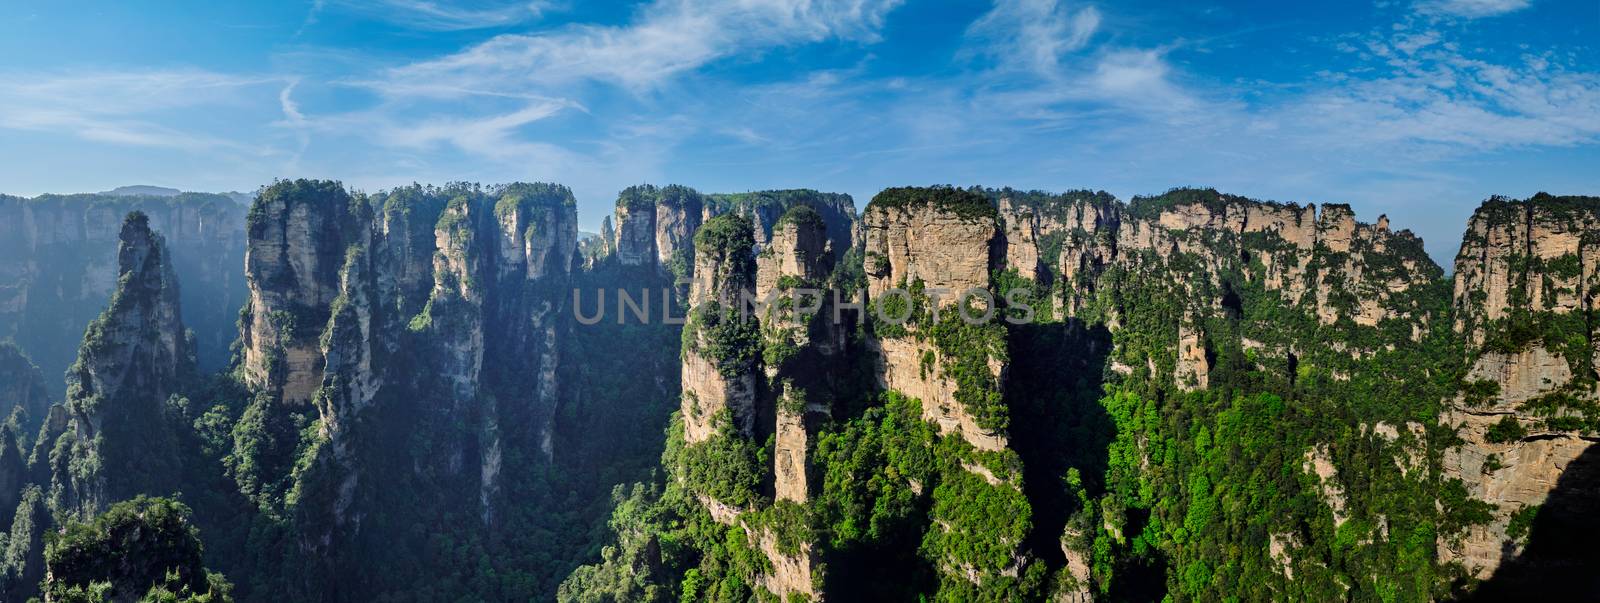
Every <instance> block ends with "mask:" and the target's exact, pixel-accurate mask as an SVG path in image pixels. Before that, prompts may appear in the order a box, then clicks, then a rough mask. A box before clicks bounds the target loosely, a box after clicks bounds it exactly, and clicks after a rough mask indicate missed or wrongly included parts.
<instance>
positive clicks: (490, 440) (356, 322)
mask: <svg viewBox="0 0 1600 603" xmlns="http://www.w3.org/2000/svg"><path fill="white" fill-rule="evenodd" d="M251 216H252V217H251V227H250V234H251V240H250V244H249V252H248V257H249V261H248V263H247V268H248V276H249V279H250V287H251V293H252V295H251V305H250V307H249V308H248V309H247V312H246V315H245V317H244V320H243V321H242V322H243V324H244V329H243V333H242V334H241V339H242V344H243V347H244V354H243V358H242V364H241V367H240V371H241V375H242V376H243V377H244V378H245V380H246V382H247V383H248V384H250V385H252V386H254V387H255V388H257V389H258V390H259V391H260V392H262V393H264V394H265V395H266V399H267V400H268V401H269V406H270V407H271V408H269V409H267V410H264V411H261V412H265V413H268V414H270V415H272V416H282V413H286V412H288V413H305V412H309V413H310V419H309V420H312V421H315V423H316V426H317V429H316V430H315V431H316V433H317V437H316V439H315V440H311V441H306V442H301V443H300V445H299V448H300V449H304V450H306V451H307V452H305V453H304V454H306V455H313V456H314V458H315V462H313V463H311V464H310V465H309V466H307V467H305V468H303V470H296V472H295V473H294V474H292V475H290V474H287V473H285V474H282V475H267V476H262V477H260V478H259V481H267V482H280V483H283V484H284V485H282V486H279V487H281V488H283V489H287V488H289V487H291V486H292V487H295V488H298V489H300V490H301V491H304V492H306V493H307V494H304V495H303V499H302V501H303V502H301V503H300V504H301V508H300V509H299V512H298V513H299V516H300V517H302V518H304V525H303V527H302V530H303V532H304V533H302V534H301V535H300V536H301V542H302V543H303V547H304V548H305V549H306V552H307V553H309V556H310V557H313V558H317V559H322V560H324V561H326V560H328V559H336V558H338V556H339V555H340V553H339V551H340V549H341V548H347V547H346V546H341V545H340V544H339V543H345V545H351V544H352V543H356V542H360V541H359V540H358V539H356V533H357V531H358V530H360V529H363V528H362V526H364V525H367V524H369V523H370V522H371V521H373V520H371V519H364V518H369V517H370V516H372V515H373V513H375V512H377V511H380V509H374V508H372V507H371V505H373V504H381V503H377V502H375V501H381V500H384V497H385V496H386V494H385V491H384V490H383V489H384V488H387V487H392V486H393V481H394V480H395V479H402V480H404V479H417V480H423V481H425V482H428V483H431V484H434V485H435V486H437V487H440V488H442V489H443V490H444V491H449V492H453V493H458V494H453V495H452V496H457V495H459V496H460V498H459V499H456V498H451V499H449V500H448V501H445V500H430V501H427V502H425V503H419V505H420V506H419V507H418V508H424V509H433V507H431V506H428V505H449V506H451V508H453V509H459V508H460V507H461V506H463V505H476V506H477V509H478V516H479V518H480V519H481V521H482V522H485V523H490V524H492V523H493V522H495V520H496V517H497V516H496V513H495V510H496V508H497V506H498V505H500V504H501V501H500V499H501V498H503V497H502V496H501V494H500V491H501V489H500V482H501V477H500V475H501V472H502V466H503V459H504V458H505V455H507V454H513V453H514V454H518V455H519V458H541V457H542V458H544V459H546V460H548V459H549V458H550V457H551V455H552V454H553V453H554V450H553V439H552V430H553V425H552V424H553V421H554V417H555V412H556V408H555V405H556V401H557V389H558V384H557V383H556V381H555V375H556V374H557V364H558V362H559V356H560V354H559V351H560V348H561V345H560V341H559V339H558V332H559V329H558V328H557V327H558V325H559V324H560V323H559V320H560V318H561V317H562V316H564V314H563V312H562V308H563V304H564V303H565V301H566V300H567V299H570V291H569V290H568V289H567V288H566V286H565V284H566V282H567V279H568V276H569V272H570V270H571V269H572V266H573V260H574V256H575V254H576V253H577V216H576V203H575V200H574V199H573V197H572V194H571V192H570V191H569V190H567V189H566V188H565V187H560V186H556V185H548V184H521V183H517V184H509V185H502V186H496V187H491V188H487V189H485V188H481V187H478V186H476V185H452V186H450V187H446V188H434V187H423V186H411V187H404V188H400V189H395V190H392V191H385V192H381V193H378V194H375V195H354V196H353V195H350V194H348V193H346V192H345V191H344V190H343V188H342V187H341V186H339V185H338V184H337V183H334V182H311V181H293V182H280V183H278V184H276V185H274V186H272V187H269V188H268V189H266V190H264V191H263V192H262V194H261V195H260V197H259V198H258V200H257V202H256V206H255V207H254V208H253V209H252V211H251ZM258 399H259V397H258ZM309 402H314V404H308V403H309ZM273 409H282V410H273ZM276 420H278V421H280V422H290V423H292V422H293V420H292V419H276ZM269 422H270V421H269ZM401 424H404V425H405V427H404V428H403V429H402V428H401V427H400V425H401ZM303 437H304V436H303ZM396 438H398V439H396ZM414 438H421V439H424V440H426V441H428V442H429V443H430V447H429V454H428V455H426V456H424V457H419V458H416V459H411V458H410V457H407V456H404V455H396V454H395V452H394V451H395V450H403V449H407V446H411V445H413V444H414ZM289 444H290V445H295V443H294V442H289ZM297 454H299V453H297ZM308 458H309V457H308ZM287 469H289V468H288V467H278V468H277V470H279V471H282V470H287ZM375 474H381V475H384V476H385V477H384V479H374V478H373V475H375ZM468 493H470V494H468ZM435 510H437V509H435ZM386 514H387V515H392V513H380V517H381V516H383V515H386ZM380 521H400V519H396V518H392V517H385V518H383V519H381V520H380ZM392 527H393V526H387V527H379V528H375V529H380V530H381V529H389V528H392ZM345 554H347V555H353V554H356V553H345ZM361 554H367V555H371V554H381V553H379V552H373V551H367V552H364V553H361Z"/></svg>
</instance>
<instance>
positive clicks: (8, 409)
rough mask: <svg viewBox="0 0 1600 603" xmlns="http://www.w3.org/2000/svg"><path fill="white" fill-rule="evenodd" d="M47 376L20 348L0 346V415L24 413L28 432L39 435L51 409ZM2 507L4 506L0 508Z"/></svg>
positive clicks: (9, 343)
mask: <svg viewBox="0 0 1600 603" xmlns="http://www.w3.org/2000/svg"><path fill="white" fill-rule="evenodd" d="M44 383H45V379H44V374H43V373H41V372H40V371H39V367H37V366H34V364H33V362H32V361H31V360H29V359H28V357H27V355H26V354H24V353H23V351H22V349H21V348H18V347H17V346H16V345H15V344H12V343H11V342H0V412H4V413H5V414H6V415H7V416H10V415H11V413H12V412H15V411H17V410H19V409H20V410H21V412H22V417H23V422H22V425H23V426H24V427H25V428H26V431H27V432H29V433H32V432H34V431H37V430H38V428H39V424H40V423H41V422H43V421H44V417H45V414H46V413H47V412H49V409H50V394H49V393H48V392H47V391H46V390H45V385H44ZM0 506H3V505H0Z"/></svg>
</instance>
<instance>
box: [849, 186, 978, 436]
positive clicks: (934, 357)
mask: <svg viewBox="0 0 1600 603" xmlns="http://www.w3.org/2000/svg"><path fill="white" fill-rule="evenodd" d="M863 223H864V230H865V235H866V236H865V238H866V243H865V244H866V253H865V261H866V268H865V271H866V275H867V296H868V298H869V299H870V300H872V304H873V311H874V312H875V313H876V314H881V315H882V316H878V318H879V319H880V320H882V319H885V318H887V319H890V320H882V323H883V325H882V326H880V328H879V329H878V335H879V337H878V338H877V341H876V342H875V344H876V346H877V348H878V350H879V352H880V356H881V362H882V370H881V376H880V378H881V380H882V381H881V384H882V386H883V387H884V388H886V389H892V390H896V391H899V392H901V393H904V394H906V395H907V396H911V397H913V398H917V399H919V400H921V401H922V409H923V412H924V413H925V414H924V416H925V417H926V418H927V419H928V420H930V421H933V422H935V423H937V424H938V425H939V429H940V431H941V433H955V434H959V435H960V436H961V437H962V438H964V439H965V440H966V441H967V442H968V443H970V444H972V445H973V446H975V447H977V448H979V449H981V450H990V451H993V450H1001V449H1004V448H1005V447H1006V439H1005V433H1004V424H1003V421H1002V420H999V417H998V416H995V415H996V414H997V413H996V410H995V408H994V407H995V406H996V405H997V404H998V401H997V400H996V399H995V398H997V397H998V395H999V394H998V391H999V388H1000V385H1001V383H1003V378H1004V377H1003V372H1004V368H1005V366H1004V361H1005V352H1004V344H1003V341H1001V342H1000V343H999V344H995V343H993V337H992V335H993V333H992V332H991V333H989V335H991V337H984V336H974V337H971V338H960V340H959V341H958V340H956V339H951V340H949V341H939V340H936V339H935V338H934V337H930V336H927V335H925V334H924V332H925V331H931V330H932V327H934V326H935V325H936V324H939V323H949V324H960V323H961V322H962V320H961V319H962V316H961V312H962V311H963V310H962V306H963V304H976V305H977V307H978V308H979V309H978V310H976V311H975V312H974V313H973V315H981V314H982V312H983V308H984V307H985V305H986V304H991V303H993V302H992V300H991V301H990V302H985V301H984V300H983V298H981V297H975V296H974V295H972V294H974V293H976V292H987V291H990V272H991V270H993V269H994V268H995V267H996V266H997V265H999V264H1001V263H1002V262H1003V261H1004V260H1003V257H998V255H999V254H997V253H996V252H997V250H998V249H1000V248H1002V247H1003V245H1004V239H1003V238H1002V234H1001V233H1000V231H999V224H998V222H997V216H996V213H995V210H994V208H993V207H991V206H990V205H988V203H987V201H986V200H985V199H984V198H983V197H980V196H977V195H976V194H973V193H969V192H966V191H961V190H959V189H928V190H918V189H889V190H887V191H884V192H883V193H880V194H879V195H878V197H876V198H874V199H873V203H872V204H870V205H868V206H867V210H866V212H865V214H864V216H863ZM918 298H926V299H927V302H926V305H927V308H926V313H927V316H926V317H922V316H921V314H922V311H923V309H922V308H920V307H919V306H922V305H923V302H922V301H921V300H920V299H918ZM897 318H898V319H900V320H893V319H897ZM907 318H909V319H910V321H911V322H921V323H922V324H912V325H911V326H909V327H906V326H901V325H894V324H891V323H894V322H901V323H903V324H909V323H907V321H906V319H907ZM919 319H920V320H919ZM994 328H998V327H997V325H985V326H980V327H973V330H976V331H983V330H988V331H992V330H993V329H994ZM1000 337H1001V339H1002V340H1003V335H1001V336H1000ZM969 356H970V357H969ZM969 365H971V366H969ZM969 370H976V371H980V374H981V375H982V379H981V380H980V381H979V382H980V383H985V384H987V388H989V389H990V390H991V391H980V390H982V389H984V388H983V387H978V388H970V389H971V391H963V389H962V388H961V387H960V386H958V374H959V373H962V372H964V371H969Z"/></svg>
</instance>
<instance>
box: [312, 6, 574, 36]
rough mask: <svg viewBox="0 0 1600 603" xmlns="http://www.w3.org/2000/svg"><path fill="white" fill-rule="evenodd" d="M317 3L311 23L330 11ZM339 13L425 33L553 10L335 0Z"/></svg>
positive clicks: (517, 20)
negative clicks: (326, 11)
mask: <svg viewBox="0 0 1600 603" xmlns="http://www.w3.org/2000/svg"><path fill="white" fill-rule="evenodd" d="M327 1H328V0H316V4H314V5H313V12H312V17H311V18H310V19H309V20H310V22H312V23H315V15H316V14H317V12H320V11H322V10H326V9H327V5H326V4H325V2H327ZM332 3H333V6H334V8H335V9H337V10H342V11H346V12H350V13H353V14H356V15H359V16H362V17H366V18H371V19H377V20H380V21H386V22H389V23H393V24H396V25H399V26H401V27H407V28H411V29H419V30H424V31H459V30H468V29H484V28H491V27H507V26H512V25H519V24H522V23H526V22H528V21H532V20H535V19H538V18H539V17H540V16H542V15H543V14H544V13H545V12H546V11H548V10H549V9H550V8H551V5H552V3H551V2H549V1H548V0H541V1H529V0H520V1H516V2H504V1H487V2H450V1H445V2H435V1H433V0H332Z"/></svg>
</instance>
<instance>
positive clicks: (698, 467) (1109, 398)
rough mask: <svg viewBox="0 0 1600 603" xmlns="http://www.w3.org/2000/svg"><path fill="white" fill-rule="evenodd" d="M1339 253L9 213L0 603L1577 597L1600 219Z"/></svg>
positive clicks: (1189, 200) (512, 187) (1493, 227)
mask: <svg viewBox="0 0 1600 603" xmlns="http://www.w3.org/2000/svg"><path fill="white" fill-rule="evenodd" d="M1363 219H1370V220H1371V221H1360V220H1358V219H1357V216H1355V215H1354V213H1353V212H1352V211H1351V209H1350V208H1349V207H1348V206H1345V205H1340V204H1335V203H1326V204H1320V205H1311V204H1306V205H1302V204H1296V203H1278V202H1272V201H1260V200H1255V199H1249V198H1245V197H1239V196H1235V195H1230V194H1226V193H1222V192H1218V191H1215V190H1211V189H1193V188H1181V189H1173V190H1170V191H1167V192H1165V193H1162V194H1158V195H1153V196H1141V197H1135V198H1133V199H1131V200H1129V201H1126V202H1125V201H1122V200H1119V199H1116V198H1115V197H1113V196H1112V195H1110V194H1108V193H1105V192H1100V191H1092V190H1075V191H1066V192H1058V193H1056V192H1041V191H1020V190H1013V189H1010V188H1000V189H992V188H983V187H971V188H958V187H948V186H945V187H907V188H890V189H885V190H883V191H882V192H880V193H878V194H877V195H875V196H874V197H873V198H872V199H871V200H870V202H868V203H866V204H865V205H864V206H862V207H860V208H858V207H857V205H856V201H855V200H854V199H852V198H851V197H850V196H848V195H844V194H835V193H825V192H818V191H814V190H805V189H794V190H772V191H759V192H746V193H733V194H713V193H702V192H699V191H697V190H695V189H693V188H689V187H685V186H679V185H669V186H659V187H658V186H652V185H640V186H634V187H630V188H627V189H625V190H623V191H622V192H621V193H620V194H619V195H618V198H617V200H616V204H615V209H614V211H613V213H612V214H611V215H609V216H606V217H605V218H604V221H603V223H602V226H601V229H600V232H599V233H593V234H590V233H580V232H579V230H578V223H579V216H578V210H577V201H576V199H575V198H574V196H573V193H572V192H571V191H570V190H569V189H567V188H566V187H564V186H561V185H559V184H550V183H513V184H505V185H492V186H484V185H477V184H461V183H456V184H449V185H446V186H422V185H413V186H408V187H401V188H396V189H392V190H385V191H380V192H375V193H366V192H359V191H353V190H350V189H348V188H346V187H345V186H343V185H342V184H341V183H338V182H333V181H320V180H284V181H277V182H274V183H272V184H270V185H267V186H264V187H262V188H261V189H260V190H259V191H258V192H257V193H256V194H254V195H253V196H250V197H249V198H248V199H247V200H240V199H234V198H230V197H227V196H224V195H206V194H198V193H184V194H182V195H175V196H160V197H157V196H151V195H121V196H113V195H76V196H54V195H47V196H41V197H37V198H31V199H24V198H19V197H10V196H0V251H3V252H4V253H0V340H5V341H6V342H5V343H3V344H0V410H5V411H7V412H9V416H8V418H7V419H6V421H5V423H4V424H3V425H0V600H3V601H25V600H29V598H30V597H40V598H41V599H42V600H45V601H102V600H105V601H140V600H157V601H168V600H171V601H196V602H198V601H232V600H239V601H435V600H438V601H524V600H552V599H553V600H559V601H581V602H600V601H674V600H676V601H823V600H833V601H857V600H860V601H915V600H938V601H1061V602H1066V601H1153V600H1164V599H1165V600H1172V601H1214V600H1251V601H1258V600H1272V601H1279V600H1313V601H1345V600H1348V601H1432V600H1469V601H1470V600H1505V599H1535V598H1538V597H1554V598H1555V600H1581V599H1593V598H1596V597H1600V546H1597V544H1596V542H1595V538H1596V536H1597V535H1600V447H1597V446H1596V444H1597V442H1600V389H1597V388H1600V197H1578V196H1553V195H1547V194H1539V195H1536V196H1533V197H1531V198H1528V199H1508V198H1501V197H1492V198H1489V199H1488V200H1486V201H1484V202H1483V203H1482V204H1481V205H1480V206H1479V207H1478V209H1477V211H1476V213H1474V214H1473V216H1472V218H1471V219H1470V221H1469V222H1468V223H1467V224H1465V225H1463V231H1464V235H1463V238H1462V241H1461V245H1460V251H1459V253H1458V254H1457V255H1456V256H1455V259H1454V262H1453V265H1452V266H1451V267H1450V270H1449V271H1448V272H1447V271H1446V269H1445V268H1444V267H1441V266H1440V265H1438V264H1437V263H1435V262H1434V261H1433V260H1432V259H1430V258H1429V256H1428V255H1427V254H1426V253H1425V252H1424V251H1423V246H1422V241H1421V239H1419V238H1418V237H1416V236H1414V235H1413V234H1412V233H1411V232H1410V231H1408V230H1405V229H1404V228H1403V226H1404V225H1399V224H1395V225H1391V224H1390V222H1389V220H1388V218H1387V217H1384V216H1378V217H1376V218H1375V219H1371V218H1369V217H1363ZM799 291H821V292H826V293H827V294H826V295H823V296H820V299H814V300H810V301H811V302H814V303H805V304H802V303H799V302H798V301H797V299H796V298H795V297H793V294H794V293H795V292H799ZM970 291H978V292H982V293H985V295H981V296H969V295H951V294H948V293H949V292H955V293H960V292H970ZM597 292H599V293H601V295H600V296H599V299H598V300H596V298H595V296H594V295H593V294H595V293H597ZM619 292H629V293H633V294H635V295H637V294H639V293H643V292H648V294H649V295H650V296H652V299H651V300H650V301H651V302H653V303H654V304H655V306H654V307H652V308H651V311H649V312H643V311H637V310H635V311H630V307H629V305H628V304H627V303H624V302H623V299H622V296H620V295H618V293H619ZM942 293H943V294H942ZM747 298H755V299H771V300H777V301H775V302H774V303H771V304H768V305H763V306H760V307H758V308H756V310H755V311H753V312H752V311H751V308H750V307H748V306H746V305H745V304H744V303H743V302H741V301H739V300H743V299H747ZM597 301H598V305H594V304H596V303H597ZM662 304H665V305H666V307H665V308H662V307H660V306H661V305H662ZM597 309H598V311H600V312H601V314H600V316H601V319H600V320H588V319H585V318H584V317H586V316H594V315H595V312H596V311H597ZM973 315H987V316H989V317H990V319H989V320H985V321H972V320H965V319H964V318H965V317H968V316H973ZM663 316H670V317H675V318H677V320H661V317H663ZM884 316H895V317H905V319H904V320H885V319H884V318H883V317H884ZM74 349H75V350H76V351H75V354H74V353H73V352H72V350H74ZM74 358H75V359H74ZM63 372H64V373H65V379H64V380H63V379H60V378H58V377H57V376H58V375H60V374H61V373H63ZM6 526H9V529H4V528H5V527H6ZM95 597H99V598H95Z"/></svg>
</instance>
